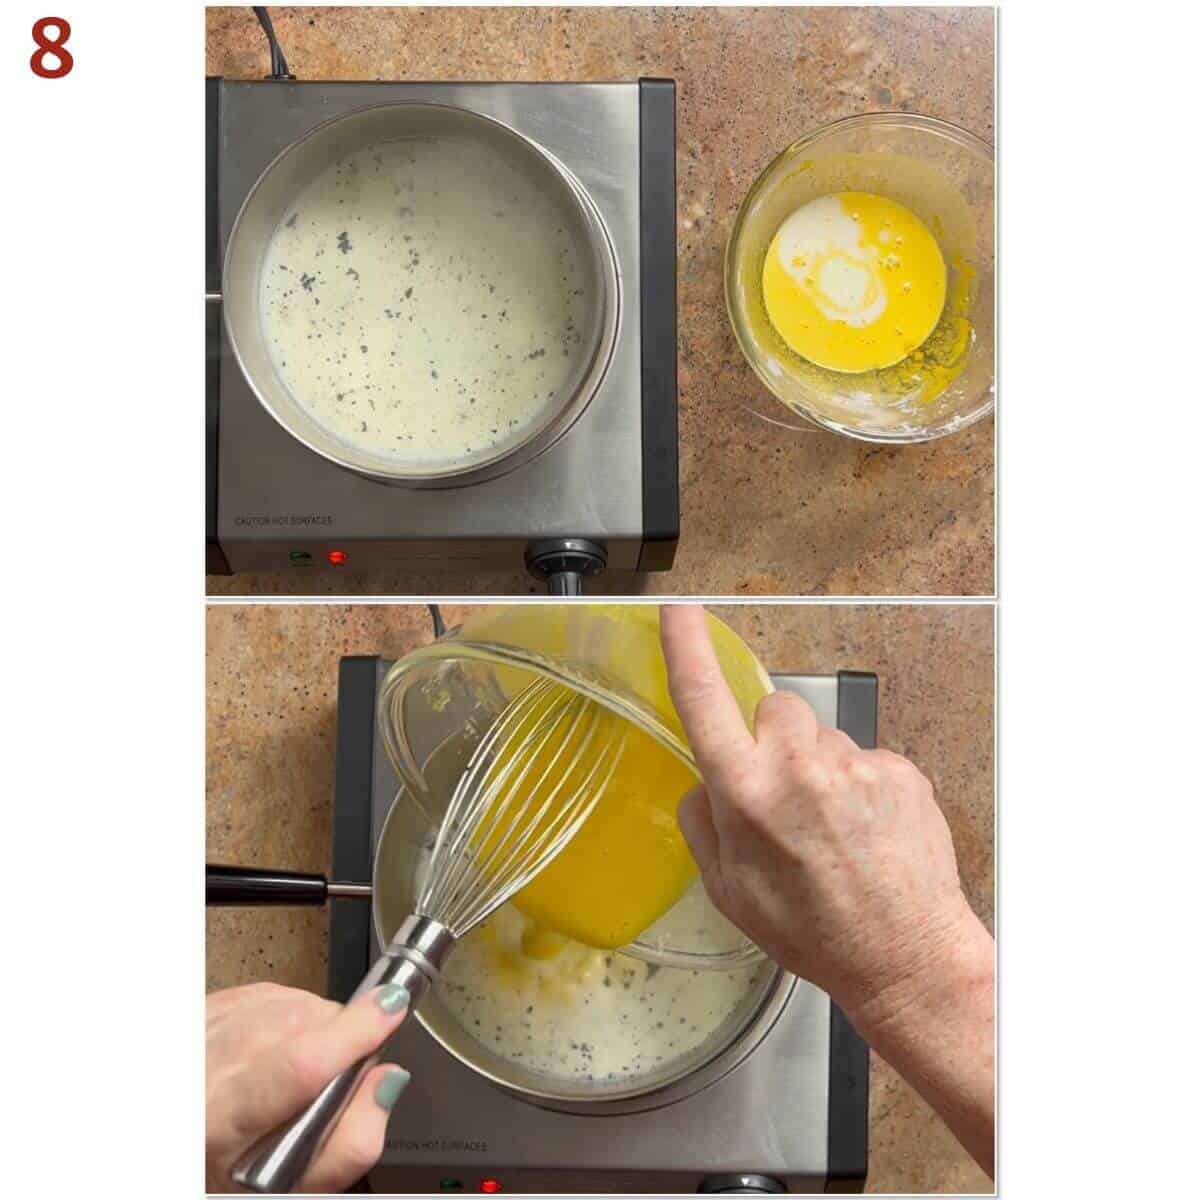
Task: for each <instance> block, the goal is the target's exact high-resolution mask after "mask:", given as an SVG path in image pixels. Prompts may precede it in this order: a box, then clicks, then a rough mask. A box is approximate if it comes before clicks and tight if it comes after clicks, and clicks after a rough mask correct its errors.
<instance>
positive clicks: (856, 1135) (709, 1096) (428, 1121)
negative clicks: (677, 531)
mask: <svg viewBox="0 0 1200 1200" xmlns="http://www.w3.org/2000/svg"><path fill="white" fill-rule="evenodd" d="M389 665H390V664H389V663H387V662H385V661H384V660H381V659H345V660H343V663H342V671H341V677H340V681H339V694H338V714H339V715H338V728H339V732H338V765H337V795H336V800H335V815H334V862H333V872H334V877H335V878H338V879H346V880H350V881H355V880H361V881H369V879H370V861H371V856H372V853H371V852H372V850H373V847H374V844H375V842H376V840H377V839H378V837H379V834H380V831H381V829H382V825H383V820H384V818H385V816H386V815H387V812H388V809H389V807H390V806H391V803H392V799H393V797H394V796H395V794H396V789H397V780H396V777H395V775H394V773H393V772H392V770H391V767H390V765H389V764H388V762H387V759H386V756H385V755H384V753H383V750H382V747H381V746H380V747H378V748H377V747H376V744H375V737H374V703H375V689H376V687H377V685H378V682H379V680H380V679H381V678H382V675H383V673H384V672H385V671H386V670H387V667H388V666H389ZM773 679H774V680H775V684H776V687H778V688H781V689H787V690H791V691H794V692H797V693H799V694H800V695H802V696H803V697H804V698H805V699H806V700H808V701H809V703H810V704H812V705H813V707H814V708H815V709H816V712H817V715H818V717H819V718H820V719H821V721H822V722H823V723H825V724H829V725H834V726H837V727H838V728H842V729H844V730H846V731H847V732H848V733H849V734H850V735H851V736H852V737H854V739H855V740H856V741H857V742H858V743H859V744H860V745H868V746H873V745H874V744H875V697H876V681H875V677H874V676H872V675H861V674H856V673H841V674H839V675H826V676H820V675H774V676H773ZM332 907H333V912H332V914H331V926H330V929H331V943H330V982H331V994H332V995H334V996H335V997H338V998H343V997H345V996H347V995H349V993H350V992H351V991H352V990H353V988H354V986H355V985H356V984H357V983H358V980H359V978H360V977H361V975H362V973H363V971H365V969H366V966H367V962H368V960H369V958H370V957H371V956H372V955H373V954H375V953H377V952H378V947H377V946H376V945H374V942H373V935H372V934H371V932H370V918H369V914H367V913H365V912H364V911H363V906H362V905H361V903H359V902H354V901H339V900H335V901H333V902H332ZM388 1057H389V1058H392V1059H394V1060H395V1061H397V1062H400V1063H403V1065H404V1066H405V1067H407V1068H408V1070H410V1071H411V1072H412V1082H411V1083H410V1084H409V1087H408V1090H407V1091H406V1092H405V1095H404V1100H403V1102H402V1103H401V1104H400V1105H399V1106H398V1107H397V1109H396V1112H395V1114H394V1116H393V1118H392V1121H391V1124H390V1126H389V1130H388V1137H387V1144H386V1148H385V1150H384V1153H383V1157H382V1159H381V1161H380V1163H379V1165H378V1166H377V1167H376V1168H375V1170H374V1171H372V1172H371V1174H370V1176H369V1183H370V1186H371V1189H372V1190H374V1191H377V1192H438V1191H439V1190H458V1189H457V1187H456V1186H455V1185H456V1184H457V1185H458V1187H461V1188H462V1189H463V1190H466V1191H479V1190H480V1188H481V1184H482V1183H483V1181H484V1180H495V1181H496V1182H498V1183H499V1184H500V1186H501V1187H502V1188H503V1190H504V1191H505V1192H540V1193H580V1192H583V1193H587V1192H592V1193H609V1192H694V1191H697V1190H702V1189H704V1188H706V1185H707V1188H713V1187H715V1185H716V1184H717V1183H721V1182H724V1183H731V1182H734V1180H733V1178H732V1177H735V1176H742V1175H747V1176H748V1175H754V1176H758V1177H760V1178H759V1179H758V1180H757V1181H745V1182H747V1183H748V1184H749V1183H756V1184H757V1185H764V1186H765V1185H769V1184H771V1183H774V1184H776V1185H781V1186H780V1189H779V1190H787V1191H791V1192H822V1191H830V1190H832V1191H861V1190H862V1186H863V1181H864V1179H865V1176H866V1122H867V1051H866V1046H865V1045H864V1044H863V1042H862V1041H861V1040H860V1039H859V1038H858V1036H857V1035H856V1034H855V1033H854V1031H853V1029H852V1028H851V1027H850V1025H849V1024H848V1022H847V1021H846V1019H845V1017H844V1016H843V1015H842V1014H841V1013H840V1012H839V1011H838V1010H837V1009H836V1008H835V1007H834V1006H833V1005H832V1004H831V1003H830V1000H829V997H828V996H827V995H825V993H824V992H821V991H819V990H818V989H817V988H814V987H812V986H811V985H810V984H808V983H805V982H804V981H802V980H798V981H796V985H795V988H794V990H793V992H792V995H791V998H790V1000H789V1001H788V1003H787V1005H786V1006H785V1008H784V1009H783V1012H782V1014H781V1015H780V1017H779V1019H778V1020H777V1021H776V1023H775V1025H774V1026H773V1027H772V1028H771V1030H770V1032H769V1033H768V1034H767V1035H766V1036H765V1038H764V1039H763V1041H762V1042H761V1043H760V1044H759V1046H758V1047H757V1049H755V1050H754V1051H753V1052H752V1053H751V1054H750V1055H749V1057H748V1058H747V1059H746V1060H745V1061H744V1062H743V1063H741V1065H740V1066H738V1067H736V1068H735V1069H734V1070H733V1071H731V1072H730V1073H729V1074H727V1075H725V1076H724V1077H723V1078H721V1079H719V1080H717V1081H716V1082H715V1083H713V1084H712V1085H711V1086H709V1087H708V1088H706V1089H705V1090H703V1091H700V1092H697V1093H695V1094H693V1095H690V1096H687V1097H686V1098H684V1099H681V1100H679V1101H677V1102H675V1103H670V1104H666V1105H665V1106H663V1107H658V1108H654V1109H653V1110H650V1111H642V1112H637V1113H629V1114H625V1115H613V1116H590V1115H589V1116H580V1115H576V1114H573V1113H565V1112H559V1111H554V1110H551V1109H546V1108H539V1107H536V1106H534V1105H532V1104H530V1103H528V1102H526V1101H524V1100H520V1099H517V1098H515V1097H513V1096H511V1095H510V1094H508V1093H507V1092H504V1091H502V1090H500V1089H499V1088H497V1087H495V1086H493V1085H491V1084H489V1083H487V1082H485V1081H484V1080H483V1079H482V1078H480V1077H479V1076H477V1075H476V1074H475V1073H474V1072H472V1071H471V1070H469V1069H468V1068H467V1067H465V1066H463V1065H462V1064H461V1063H459V1062H458V1061H457V1060H456V1059H454V1058H452V1057H451V1056H450V1055H449V1054H447V1053H446V1052H445V1051H444V1050H443V1049H442V1048H441V1047H440V1046H439V1045H438V1044H437V1043H436V1042H435V1041H434V1040H433V1039H432V1038H431V1037H430V1036H429V1035H428V1034H426V1033H425V1031H424V1030H423V1029H421V1027H420V1026H419V1024H418V1023H417V1022H416V1021H412V1022H411V1023H407V1024H406V1025H405V1026H404V1027H402V1028H401V1030H400V1032H399V1033H398V1034H397V1036H396V1037H395V1038H394V1039H393V1041H392V1043H391V1044H390V1046H389V1048H388Z"/></svg>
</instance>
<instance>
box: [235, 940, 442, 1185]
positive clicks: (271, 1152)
mask: <svg viewBox="0 0 1200 1200" xmlns="http://www.w3.org/2000/svg"><path fill="white" fill-rule="evenodd" d="M453 944H454V937H453V935H452V934H451V933H450V931H449V930H448V929H446V928H445V926H443V925H440V924H438V923H437V922H436V921H429V920H428V919H426V918H423V917H409V918H408V920H407V921H406V922H405V923H404V925H403V926H402V927H401V929H400V932H399V933H397V934H396V936H395V938H394V939H393V940H392V943H391V945H390V946H388V948H387V951H386V952H385V953H384V955H383V956H382V957H381V958H380V959H379V960H378V961H377V962H376V963H375V965H374V966H373V967H372V968H371V969H370V971H368V972H367V975H366V977H365V978H364V979H363V981H362V983H360V984H359V985H358V987H357V988H356V989H355V992H354V995H353V996H352V997H351V998H350V999H351V1002H353V1001H354V1000H356V999H357V998H358V997H359V996H361V995H362V994H363V992H367V991H370V990H371V989H372V988H377V987H380V986H382V985H384V984H389V983H396V984H400V985H402V986H403V987H406V988H407V989H408V994H409V996H410V997H411V999H410V1001H409V1012H412V1010H413V1009H414V1008H416V1006H417V1005H418V1004H419V1003H420V1001H421V999H422V997H423V996H424V995H425V993H426V992H427V991H428V990H429V985H430V984H431V983H432V982H433V980H434V978H435V976H436V975H437V973H438V969H439V968H440V966H441V962H442V959H443V958H444V957H445V956H446V954H447V953H448V952H449V950H450V948H451V946H453ZM380 1049H382V1047H380ZM378 1061H379V1050H376V1051H375V1052H374V1053H372V1054H368V1055H367V1056H366V1057H365V1058H360V1059H359V1060H358V1062H356V1063H355V1064H354V1065H353V1066H350V1067H347V1068H346V1070H344V1071H343V1072H342V1073H341V1074H340V1075H336V1076H335V1077H334V1078H333V1079H331V1080H330V1081H329V1082H328V1083H327V1084H326V1085H325V1087H324V1089H323V1090H322V1091H321V1093H320V1095H318V1096H317V1098H316V1099H315V1100H314V1101H313V1102H312V1103H311V1104H310V1105H309V1106H308V1108H306V1109H305V1110H304V1112H302V1113H301V1114H300V1116H298V1117H297V1118H296V1119H295V1120H293V1121H292V1122H290V1123H289V1124H288V1125H285V1126H284V1127H283V1128H282V1129H279V1130H276V1132H274V1133H272V1134H269V1135H268V1136H267V1137H266V1138H264V1139H263V1140H262V1141H261V1142H259V1143H258V1145H256V1146H255V1147H254V1148H253V1149H252V1150H251V1151H250V1152H249V1154H247V1155H246V1157H245V1158H243V1159H242V1161H241V1162H239V1163H238V1164H237V1166H236V1167H235V1168H234V1171H233V1178H234V1179H235V1180H236V1181H237V1182H238V1183H240V1184H241V1185H242V1186H243V1187H245V1188H249V1189H250V1190H251V1191H252V1192H268V1193H278V1192H290V1191H292V1190H293V1189H294V1188H295V1187H296V1185H297V1184H298V1183H299V1182H300V1180H301V1179H302V1178H303V1177H304V1173H305V1171H307V1170H308V1168H309V1165H310V1164H311V1163H312V1161H313V1159H314V1158H316V1156H317V1154H318V1152H319V1151H320V1149H321V1147H322V1146H323V1145H324V1144H325V1142H326V1140H327V1139H328V1137H329V1135H330V1134H331V1133H332V1132H333V1130H334V1127H335V1126H336V1125H337V1123H338V1121H339V1120H340V1118H341V1115H342V1113H343V1112H345V1110H346V1105H347V1104H349V1103H350V1100H351V1098H352V1097H353V1095H354V1093H355V1091H356V1090H357V1088H358V1085H359V1083H360V1082H361V1081H362V1077H363V1076H364V1075H365V1074H366V1073H367V1072H368V1071H369V1070H370V1069H371V1068H372V1067H373V1066H374V1065H375V1064H376V1063H377V1062H378Z"/></svg>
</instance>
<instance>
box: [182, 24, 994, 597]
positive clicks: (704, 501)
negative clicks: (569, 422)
mask: <svg viewBox="0 0 1200 1200" xmlns="http://www.w3.org/2000/svg"><path fill="white" fill-rule="evenodd" d="M271 12H272V15H273V19H274V23H275V28H276V31H277V33H278V36H279V38H280V41H281V42H282V44H283V46H284V48H285V51H286V54H287V57H288V62H289V65H290V66H291V68H292V70H293V71H294V72H295V73H296V74H297V75H298V76H299V77H300V78H301V79H305V78H307V79H431V80H432V79H493V80H551V79H573V80H608V79H636V78H637V77H639V76H643V75H663V76H668V77H671V78H674V79H675V80H676V81H677V83H678V85H679V90H678V139H677V147H678V149H677V164H678V209H679V409H680V416H679V424H680V484H681V492H682V535H681V540H680V545H679V553H678V556H677V559H676V565H675V569H674V570H673V571H672V572H670V573H669V574H663V575H652V576H648V577H643V578H634V577H631V576H628V575H624V574H622V575H618V574H613V575H610V576H607V577H605V578H603V579H601V580H600V581H599V582H598V583H597V584H596V585H595V586H593V588H592V589H591V590H593V591H596V592H608V593H616V594H635V593H643V592H648V593H671V594H675V595H700V596H740V595H747V596H753V595H760V594H761V595H951V596H954V595H991V594H992V593H993V591H994V586H995V585H994V528H993V513H994V499H993V496H994V469H993V460H994V438H993V425H992V422H991V421H990V420H989V421H986V422H983V423H981V424H979V425H976V426H974V427H973V428H971V429H969V430H967V431H966V432H964V433H961V434H959V435H957V436H954V437H950V438H946V439H943V440H942V441H940V442H935V443H933V444H930V445H926V446H909V447H882V446H870V445H865V444H860V443H857V442H851V441H849V440H847V439H844V438H840V437H837V436H836V435H833V434H827V433H823V432H811V433H797V432H794V431H791V430H787V429H781V428H777V427H775V426H772V425H770V424H768V423H766V422H765V421H763V420H761V419H760V418H758V417H755V416H753V415H752V413H751V411H750V409H751V406H754V405H758V406H760V407H761V406H762V405H763V404H764V403H766V402H770V397H769V396H767V394H766V393H765V392H764V390H763V389H762V387H761V385H760V384H759V383H758V381H757V380H756V378H755V377H754V375H753V374H752V373H751V371H750V368H749V367H748V366H747V365H746V364H745V362H744V361H743V359H742V357H741V354H740V352H739V350H738V348H737V344H736V342H735V341H734V338H733V334H732V332H731V330H730V328H729V323H728V320H727V318H726V314H725V306H724V299H723V290H722V266H721V264H722V257H723V254H724V247H725V242H726V239H727V237H728V234H729V229H730V227H731V225H732V222H733V218H734V214H735V212H736V210H737V206H738V204H739V202H740V201H741V199H742V197H743V196H744V195H745V193H746V191H747V189H748V188H749V186H750V184H751V182H752V181H753V179H754V178H755V176H756V175H757V174H758V172H759V171H760V170H762V168H763V167H764V166H765V165H766V164H767V163H768V162H769V161H770V160H771V159H772V158H773V157H774V156H775V154H777V153H778V152H779V151H780V150H781V149H783V147H784V146H786V145H788V144H789V143H790V142H791V141H793V140H795V138H796V137H798V136H799V135H800V134H802V133H804V132H806V131H808V130H811V129H813V128H814V127H816V126H818V125H821V124H823V123H825V122H827V121H831V120H835V119H837V118H840V117H845V116H850V115H852V114H854V113H860V112H867V111H873V110H883V109H896V108H900V109H905V110H908V111H913V112H922V113H928V114H930V115H932V116H936V117H942V118H944V119H946V120H949V121H953V122H955V123H957V124H959V125H962V126H964V127H966V128H967V129H969V130H971V131H972V132H973V133H976V134H978V135H979V136H981V137H983V138H984V139H986V140H988V141H991V140H992V137H993V128H992V123H993V59H994V39H993V29H994V19H993V12H992V10H991V9H978V8H977V9H966V8H940V9H921V8H891V9H885V8H874V9H872V8H859V9H853V8H810V9H805V8H757V9H756V8H592V9H570V8H524V9H523V8H441V9H421V8H410V9H403V8H401V9H393V8H344V9H331V8H312V9H309V8H272V10H271ZM207 13H208V15H207V33H208V38H207V61H206V68H207V71H208V72H209V73H210V74H220V75H226V76H228V77H230V78H261V77H262V76H263V75H264V74H265V73H266V71H267V70H268V67H267V55H266V45H265V42H264V39H263V37H262V34H261V32H260V31H259V29H258V27H257V25H256V23H255V22H254V18H253V16H252V14H251V12H250V9H249V8H210V9H208V10H207ZM209 590H210V592H211V593H212V594H230V595H236V594H250V593H254V594H270V593H279V594H283V593H289V594H304V593H311V594H325V595H338V594H359V593H361V594H376V595H407V596H423V595H427V594H440V595H511V594H521V593H526V592H529V591H533V590H537V589H536V586H535V585H533V584H532V583H531V581H530V580H529V579H527V578H526V577H525V576H524V575H523V574H521V573H519V572H516V571H514V572H511V573H491V574H470V575H467V574H462V573H455V574H450V573H445V574H436V575H433V574H429V573H402V572H398V571H386V572H379V573H375V574H364V573H356V572H353V571H347V572H345V573H334V572H324V573H322V574H321V575H317V574H315V573H312V572H302V573H301V572H296V573H287V572H283V573H272V574H265V573H264V574H258V575H243V576H237V577H234V578H232V579H229V578H216V577H213V578H210V580H209Z"/></svg>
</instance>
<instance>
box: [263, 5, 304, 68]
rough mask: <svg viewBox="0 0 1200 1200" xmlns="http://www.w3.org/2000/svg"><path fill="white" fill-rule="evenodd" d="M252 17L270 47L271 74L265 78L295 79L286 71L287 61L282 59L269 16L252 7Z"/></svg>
mask: <svg viewBox="0 0 1200 1200" xmlns="http://www.w3.org/2000/svg"><path fill="white" fill-rule="evenodd" d="M254 15H255V16H256V17H257V18H258V23H259V24H260V25H261V26H262V27H263V33H265V34H266V35H267V42H268V44H269V45H270V47H271V73H270V75H268V76H267V78H268V79H295V78H296V77H295V75H293V74H292V73H291V72H290V71H289V70H288V65H287V59H286V58H284V57H283V51H282V50H281V49H280V48H279V42H278V41H277V40H276V38H275V27H274V26H273V25H272V24H271V14H270V13H268V12H267V10H266V9H265V8H259V7H257V6H254Z"/></svg>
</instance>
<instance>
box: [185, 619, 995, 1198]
mask: <svg viewBox="0 0 1200 1200" xmlns="http://www.w3.org/2000/svg"><path fill="white" fill-rule="evenodd" d="M466 611H467V610H466V609H464V608H460V607H456V606H446V607H445V609H444V615H445V617H446V619H447V622H448V623H453V622H454V621H455V620H457V619H460V618H461V616H462V615H464V614H465V612H466ZM714 611H715V612H717V613H718V615H720V616H721V617H722V618H723V619H724V620H725V621H727V622H729V624H731V625H732V626H733V627H734V628H735V629H736V630H737V631H738V632H739V633H740V634H741V635H742V636H743V637H744V638H745V639H746V640H747V642H748V643H749V644H750V645H751V646H752V647H753V649H754V650H755V652H756V653H757V654H758V656H759V658H760V659H761V660H762V662H763V663H764V664H765V665H767V666H768V667H769V668H770V669H772V670H792V671H835V670H837V669H839V668H858V669H862V670H871V671H875V672H877V673H878V675H879V677H880V714H879V740H880V744H881V745H886V746H889V747H890V748H892V749H894V750H897V751H899V752H901V753H903V754H906V755H908V756H909V757H911V758H912V759H913V760H914V761H915V762H916V763H917V764H918V765H919V766H920V767H921V768H922V770H924V771H925V772H926V774H928V775H929V777H930V779H931V780H932V781H933V783H934V785H935V787H936V789H937V795H938V798H939V800H940V802H941V804H942V807H943V809H944V810H945V812H946V816H947V819H948V821H949V823H950V827H951V830H952V831H953V834H954V842H955V846H956V848H957V851H958V859H959V866H960V869H961V873H962V877H963V883H964V886H965V889H966V892H967V895H968V897H969V899H970V901H971V904H972V905H973V906H974V908H975V910H976V912H978V913H979V915H980V916H981V917H982V918H983V920H984V921H985V922H986V923H987V924H988V926H989V927H991V923H992V917H993V911H994V901H993V892H994V807H993V793H992V780H993V774H994V769H993V759H992V747H993V725H992V701H993V672H994V663H993V646H994V634H993V612H992V609H991V607H990V606H989V605H949V606H946V605H922V606H855V605H847V606H839V605H792V606H780V605H774V606H764V605H744V606H735V605H728V606H721V607H717V608H715V609H714ZM207 634H208V643H207V663H208V683H207V687H208V810H207V847H206V849H207V856H208V859H209V861H214V862H233V863H241V864H245V865H259V866H271V867H281V868H288V869H293V870H306V871H325V870H327V868H328V863H329V856H330V813H331V803H332V795H333V753H334V731H335V718H336V696H337V667H338V659H339V658H340V656H342V655H344V654H385V655H388V656H392V657H395V656H399V655H402V654H404V653H405V652H407V651H408V650H410V649H411V648H413V647H414V646H417V645H420V644H423V643H425V642H426V641H428V640H429V639H430V637H431V630H430V622H429V616H428V613H427V611H426V609H425V607H424V606H422V605H396V606H382V605H353V606H350V605H317V606H307V605H282V606H276V605H267V606H263V605H255V606H239V605H211V606H210V607H209V609H208V615H207ZM206 919H207V982H208V987H209V988H210V989H214V988H221V987H229V986H232V985H235V984H239V983H247V982H250V981H252V980H256V979H274V980H276V981H278V982H280V983H286V984H290V985H293V986H296V987H304V988H309V989H311V990H313V991H323V989H324V983H325V936H326V924H325V921H326V918H325V914H324V913H323V912H322V911H319V910H313V911H307V910H299V909H293V910H286V909H281V910H257V911H256V910H250V909H246V910H236V909H224V910H213V911H209V912H208V913H207V917H206ZM868 1184H869V1189H870V1190H872V1191H878V1192H918V1193H921V1192H977V1191H983V1192H990V1191H991V1190H992V1189H991V1185H990V1184H989V1183H988V1181H987V1179H986V1177H985V1176H984V1175H983V1174H982V1172H980V1171H979V1170H978V1169H977V1168H976V1167H975V1166H974V1165H973V1164H972V1163H971V1161H970V1160H969V1159H968V1157H967V1156H966V1154H965V1153H964V1152H963V1151H962V1150H961V1149H960V1148H959V1146H958V1144H957V1143H956V1142H955V1141H954V1139H953V1138H952V1137H951V1135H950V1134H949V1132H948V1131H947V1130H946V1129H945V1127H944V1126H943V1125H942V1123H941V1122H940V1121H939V1120H938V1119H937V1118H936V1117H935V1116H934V1115H933V1113H932V1112H931V1111H930V1110H929V1109H928V1108H927V1107H926V1106H925V1105H924V1104H923V1103H922V1102H921V1101H920V1100H919V1099H918V1098H917V1096H916V1095H915V1094H914V1093H913V1092H912V1090H911V1089H910V1088H909V1087H908V1086H907V1085H906V1084H904V1083H903V1082H902V1081H901V1080H900V1079H899V1078H898V1077H897V1076H896V1074H895V1072H893V1071H892V1070H891V1069H890V1068H889V1067H888V1066H887V1065H886V1064H885V1063H883V1062H881V1061H879V1060H878V1059H876V1060H875V1061H874V1062H873V1064H872V1080H871V1174H870V1179H869V1181H868Z"/></svg>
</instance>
